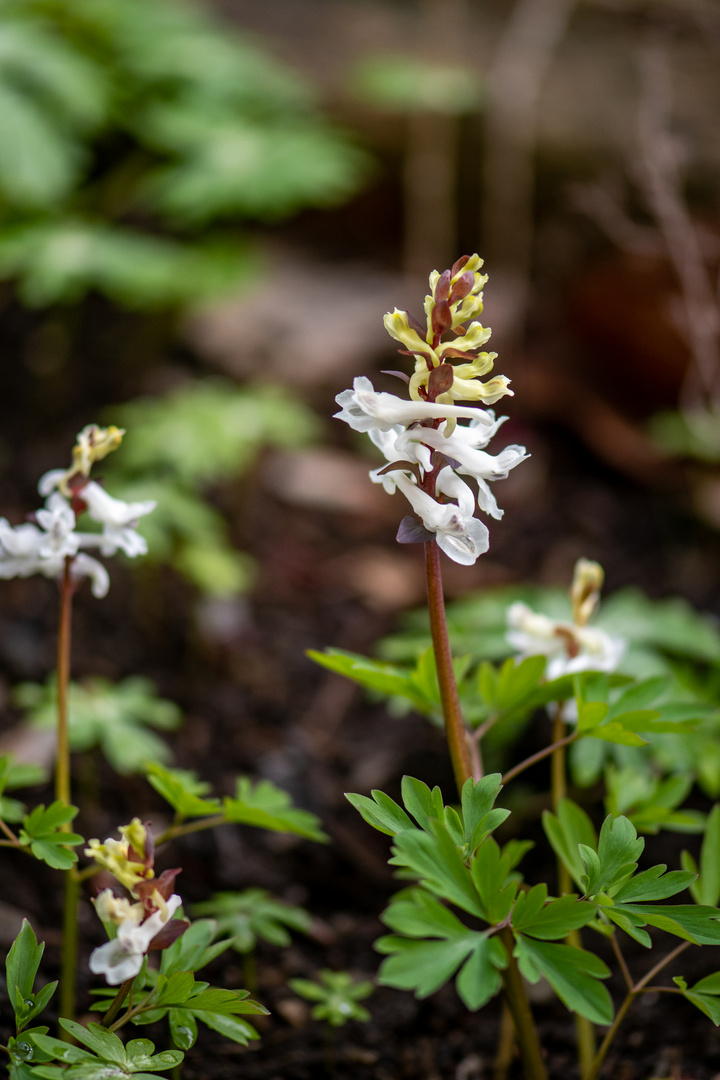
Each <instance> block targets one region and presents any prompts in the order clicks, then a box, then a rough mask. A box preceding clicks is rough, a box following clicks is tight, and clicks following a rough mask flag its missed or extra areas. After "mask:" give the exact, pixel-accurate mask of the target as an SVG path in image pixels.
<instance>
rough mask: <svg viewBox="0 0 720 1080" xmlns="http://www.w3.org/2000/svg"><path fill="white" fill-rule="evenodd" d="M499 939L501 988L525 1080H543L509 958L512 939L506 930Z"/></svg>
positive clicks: (542, 1066) (531, 1029)
mask: <svg viewBox="0 0 720 1080" xmlns="http://www.w3.org/2000/svg"><path fill="white" fill-rule="evenodd" d="M500 936H501V939H502V941H503V944H504V945H505V948H506V950H507V954H508V965H507V967H506V968H505V970H504V971H503V972H502V980H503V989H504V991H505V1000H506V1001H507V1003H508V1007H509V1009H510V1012H511V1013H512V1018H513V1023H514V1024H515V1036H516V1038H517V1041H518V1046H519V1047H520V1053H521V1054H522V1058H523V1064H524V1066H525V1080H547V1071H546V1069H545V1063H544V1061H543V1059H542V1052H541V1050H540V1041H539V1039H538V1034H537V1028H536V1027H535V1021H534V1020H533V1015H532V1012H531V1010H530V1003H529V1001H528V999H527V994H526V993H525V985H524V983H523V981H522V975H521V974H520V969H519V967H518V965H517V960H516V959H515V957H514V956H513V951H514V948H515V940H514V938H513V935H512V931H511V930H510V929H509V928H508V927H505V928H504V929H503V930H502V931H501V932H500Z"/></svg>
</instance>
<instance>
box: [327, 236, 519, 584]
mask: <svg viewBox="0 0 720 1080" xmlns="http://www.w3.org/2000/svg"><path fill="white" fill-rule="evenodd" d="M481 266H482V259H480V258H479V257H478V256H477V255H472V256H470V257H468V256H464V257H463V258H461V259H458V261H457V262H456V263H455V265H454V266H453V267H452V268H451V269H450V270H446V271H445V272H444V273H442V274H440V273H438V271H436V270H435V271H433V273H432V274H431V275H430V294H429V295H428V296H427V297H426V299H425V317H426V327H425V328H423V327H422V326H420V324H419V323H416V322H415V320H414V319H413V318H412V316H410V315H408V314H407V312H404V311H398V310H397V309H396V310H395V311H393V312H392V313H389V314H387V315H386V316H385V327H386V329H387V330H388V332H389V333H390V335H391V336H392V337H394V338H395V339H396V340H397V341H399V342H400V344H401V345H403V346H404V348H403V349H401V350H400V352H401V353H402V354H403V355H407V356H411V357H413V358H414V361H415V371H414V373H413V375H412V377H411V378H408V377H407V376H405V375H402V374H401V373H399V372H392V374H396V375H399V376H400V378H402V379H404V380H405V381H406V382H407V384H408V390H409V400H407V399H403V398H400V397H397V396H396V395H395V394H389V393H379V392H377V391H375V389H374V388H373V385H372V383H371V382H370V380H369V379H367V378H364V377H359V378H356V379H355V381H354V383H353V388H352V390H344V391H343V392H342V393H341V394H338V396H337V398H336V401H337V403H338V405H340V406H341V411H340V412H339V413H336V414H335V415H336V416H337V417H338V419H340V420H344V421H345V422H346V423H347V424H349V425H350V427H352V428H354V429H355V431H363V432H367V434H368V435H369V436H370V438H371V439H372V441H373V442H374V443H375V445H376V446H377V447H378V449H379V450H380V451H381V453H382V454H383V455H384V457H385V458H386V460H387V461H388V463H389V464H388V465H386V466H385V467H384V468H381V469H376V470H374V471H373V472H371V473H370V477H371V479H372V480H373V482H374V483H380V484H382V485H383V487H384V488H385V490H386V491H388V492H390V493H392V492H394V491H396V490H397V491H401V492H402V493H403V495H405V497H406V498H407V500H408V501H409V503H410V505H411V506H412V508H413V511H414V514H415V516H409V517H407V518H405V520H404V521H403V523H402V525H401V526H400V531H399V532H398V540H399V541H400V542H401V543H412V542H416V541H429V540H436V541H437V543H438V546H439V547H440V548H441V550H443V551H444V552H445V554H446V555H448V556H449V557H450V558H451V559H453V560H454V561H455V562H457V563H462V564H464V565H466V566H469V565H471V564H472V563H474V562H475V560H476V559H477V558H478V556H479V555H482V554H483V552H485V551H487V549H488V547H489V536H488V530H487V527H486V526H485V525H484V524H483V523H482V522H481V521H479V520H477V519H476V518H475V517H474V513H475V506H476V503H477V506H478V507H479V509H480V510H483V511H484V512H485V513H487V514H489V515H490V516H491V517H494V518H500V517H502V510H500V509H499V508H498V505H497V502H496V501H495V497H494V496H493V494H492V492H491V490H490V488H489V486H488V481H491V480H501V479H504V478H505V477H506V476H507V475H508V473H509V471H510V470H511V469H513V468H514V467H515V466H516V465H518V464H519V463H520V462H521V461H523V460H524V459H525V458H526V457H527V454H526V452H525V448H524V447H522V446H508V447H506V448H505V450H503V451H502V453H500V454H498V455H497V457H493V456H492V455H490V454H488V453H486V452H485V447H486V446H487V444H488V443H489V441H490V439H491V438H492V437H493V435H494V434H495V433H496V431H497V430H498V428H499V427H500V425H501V424H503V423H504V421H505V419H506V418H505V417H500V418H499V419H496V418H495V414H494V413H493V412H492V410H490V409H483V408H479V407H478V405H475V406H473V405H462V404H456V402H458V401H465V402H477V403H484V404H491V403H493V402H495V401H497V400H498V399H499V398H501V397H503V396H504V395H505V394H511V393H512V391H511V390H510V389H509V388H508V380H507V379H506V378H505V376H504V375H500V376H497V377H495V378H493V379H490V380H488V381H487V382H482V381H481V377H482V376H483V375H486V374H488V373H489V372H490V371H491V370H492V366H493V361H494V359H495V356H496V354H495V353H488V352H482V351H481V349H480V347H481V346H482V345H484V344H485V343H486V342H487V340H488V338H489V337H490V330H489V329H487V328H485V327H483V326H482V325H481V324H480V322H478V321H473V320H474V319H475V316H476V315H479V314H480V312H481V311H482V307H483V304H482V290H483V287H484V285H485V283H486V281H487V276H486V275H484V274H481V273H480V272H479V271H480V267H481ZM468 322H469V325H466V324H467V323H468ZM458 361H460V362H458ZM460 420H463V421H469V422H468V423H467V424H459V423H458V421H460ZM464 477H470V478H472V479H473V480H474V481H475V484H476V486H477V495H475V493H474V492H473V489H472V488H471V487H470V486H469V484H468V483H467V482H466V480H465V479H463V478H464Z"/></svg>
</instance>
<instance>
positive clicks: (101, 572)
mask: <svg viewBox="0 0 720 1080" xmlns="http://www.w3.org/2000/svg"><path fill="white" fill-rule="evenodd" d="M70 573H71V575H72V577H73V578H75V579H76V580H77V579H79V578H83V577H89V578H90V589H91V591H92V594H93V596H94V597H96V598H97V599H98V600H102V598H103V596H107V592H108V589H109V588H110V575H109V574H108V572H107V570H106V569H105V567H104V566H103V564H102V563H101V562H98V561H97V559H93V557H92V555H85V554H83V553H82V552H81V553H80V554H79V555H76V556H75V558H74V559H73V561H72V565H71V567H70Z"/></svg>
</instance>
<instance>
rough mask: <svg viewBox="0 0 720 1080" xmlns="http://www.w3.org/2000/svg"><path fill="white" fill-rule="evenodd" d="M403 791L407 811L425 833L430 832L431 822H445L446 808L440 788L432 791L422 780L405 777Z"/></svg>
mask: <svg viewBox="0 0 720 1080" xmlns="http://www.w3.org/2000/svg"><path fill="white" fill-rule="evenodd" d="M401 789H402V799H403V802H404V803H405V807H406V809H407V811H408V812H409V813H410V814H412V816H413V817H414V818H415V820H416V821H417V823H418V825H419V826H420V828H421V829H424V830H425V832H429V831H430V829H431V825H430V823H431V821H443V820H444V817H445V814H444V810H445V808H444V805H443V798H442V792H441V791H440V788H439V787H434V788H433V789H432V791H431V790H430V788H429V787H428V786H427V784H424V783H423V782H422V780H416V779H415V777H413V776H403V778H402V785H401Z"/></svg>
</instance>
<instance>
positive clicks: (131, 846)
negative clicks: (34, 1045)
mask: <svg viewBox="0 0 720 1080" xmlns="http://www.w3.org/2000/svg"><path fill="white" fill-rule="evenodd" d="M119 831H120V835H121V837H122V839H121V840H115V839H113V838H112V837H109V838H108V839H107V840H106V841H105V842H104V843H102V844H101V843H100V841H99V840H90V841H89V847H88V848H87V850H86V852H85V854H86V855H90V856H91V857H92V858H94V859H95V861H96V862H97V863H98V865H99V866H101V867H103V869H105V870H108V871H109V872H110V873H111V874H112V875H113V877H115V878H116V880H117V881H118V882H119V883H120V884H121V885H123V886H124V887H125V888H126V889H127V891H128V892H129V893H130V895H131V896H132V897H133V898H134V900H135V902H134V903H131V902H130V901H129V900H128V899H127V898H126V897H117V896H115V895H114V894H113V892H112V891H111V890H110V889H104V890H103V892H101V893H100V894H99V895H98V896H97V898H96V899H95V910H96V911H97V913H98V915H99V916H100V918H101V919H102V921H103V923H105V924H106V925H109V926H111V927H112V926H114V927H116V930H115V935H114V937H112V938H111V940H110V941H108V942H106V943H105V945H101V946H100V947H99V948H97V949H95V950H94V951H93V953H92V954H91V956H90V970H91V971H93V972H94V973H95V974H96V975H104V976H105V978H106V980H107V982H108V983H109V984H110V985H111V986H117V985H118V984H119V983H121V982H124V981H125V980H126V979H130V978H134V976H135V975H137V974H138V972H139V971H140V968H141V967H142V964H143V958H144V956H145V954H146V953H147V952H148V951H149V950H151V949H165V948H167V947H168V946H169V945H172V943H173V941H176V940H177V939H178V938H179V937H180V935H181V934H183V933H184V932H185V930H187V928H188V926H189V925H190V924H189V923H188V922H186V921H184V920H182V919H174V918H173V916H174V915H175V912H176V911H177V910H178V908H179V907H180V905H181V903H182V901H181V899H180V897H179V896H178V894H177V893H174V892H173V886H174V884H175V878H176V877H177V875H178V874H179V873H180V870H179V869H174V870H165V871H163V873H162V874H160V876H159V877H157V878H156V877H155V869H154V862H155V845H154V842H153V836H152V833H151V832H150V830H149V828H148V826H147V825H145V824H143V823H142V822H141V821H140V819H139V818H133V820H132V821H131V822H130V824H129V825H124V826H123V827H122V828H121V829H120V830H119Z"/></svg>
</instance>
